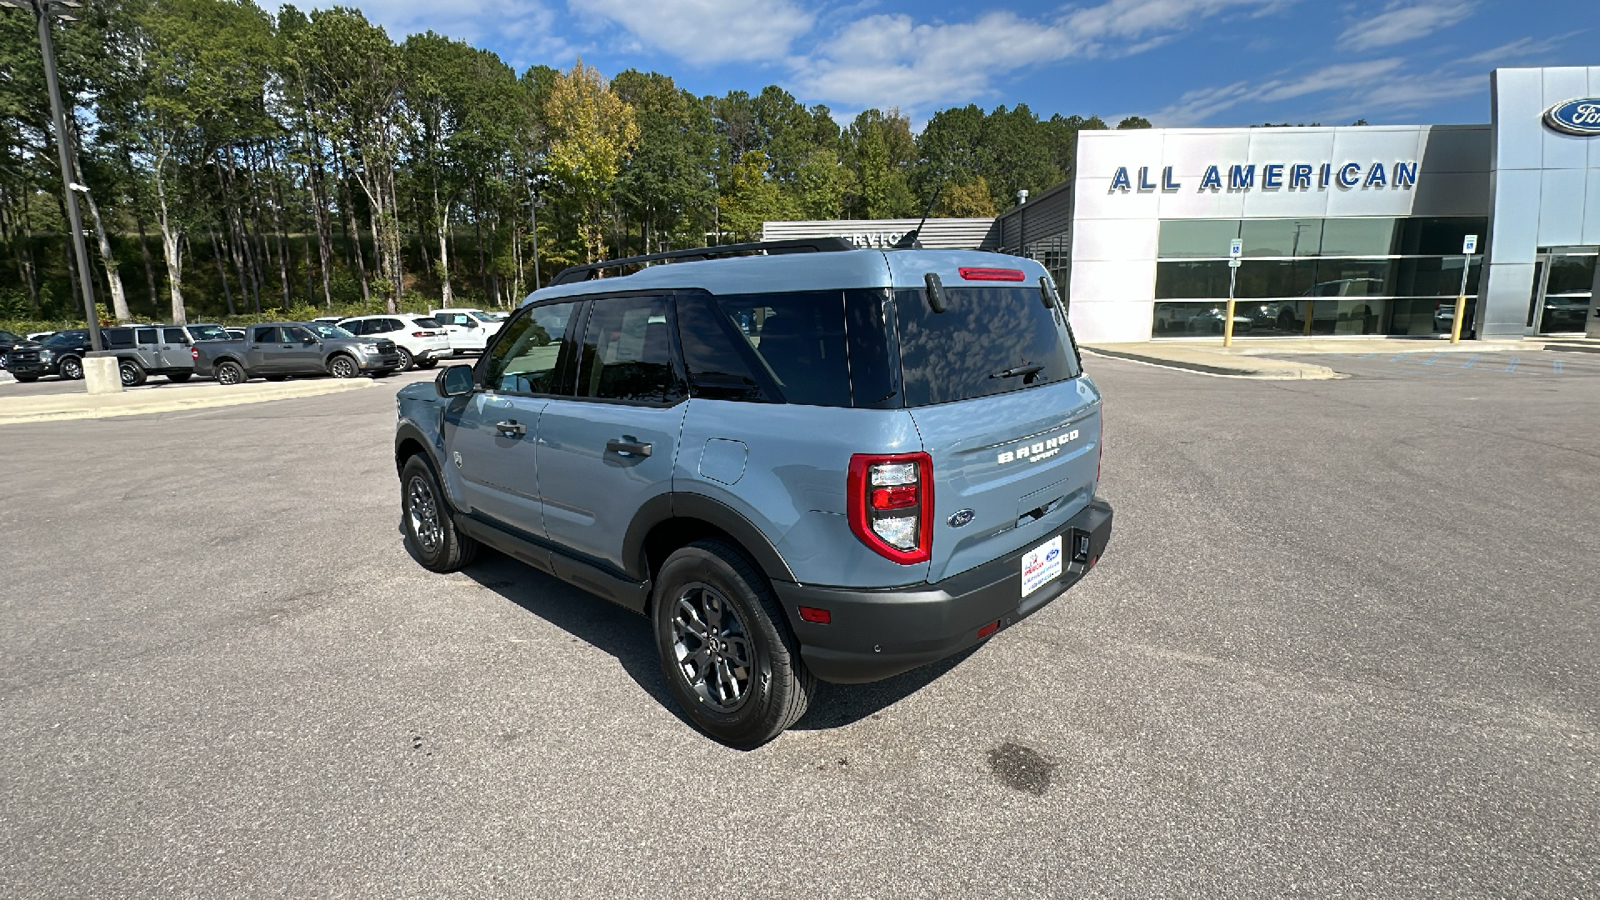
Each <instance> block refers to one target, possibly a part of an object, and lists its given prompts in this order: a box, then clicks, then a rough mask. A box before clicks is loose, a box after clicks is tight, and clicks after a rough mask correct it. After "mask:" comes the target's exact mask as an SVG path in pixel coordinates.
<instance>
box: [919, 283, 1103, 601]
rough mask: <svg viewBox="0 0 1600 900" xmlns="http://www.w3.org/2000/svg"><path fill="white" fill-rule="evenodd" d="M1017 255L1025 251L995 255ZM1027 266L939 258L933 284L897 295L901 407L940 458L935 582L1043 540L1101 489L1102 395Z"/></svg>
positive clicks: (1048, 291)
mask: <svg viewBox="0 0 1600 900" xmlns="http://www.w3.org/2000/svg"><path fill="white" fill-rule="evenodd" d="M1007 263H1016V264H1022V263H1024V261H1023V260H1015V259H1013V260H1007V259H1005V258H1003V257H1002V258H1000V259H999V260H996V259H995V258H994V257H988V258H987V259H986V266H991V267H992V266H996V265H998V266H1005V265H1006V264H1007ZM1026 265H1027V268H1026V269H1022V268H1015V269H1013V268H985V269H979V268H975V267H966V268H953V267H952V268H947V267H944V266H941V267H940V268H939V270H938V271H936V272H935V273H934V274H936V275H937V276H938V277H939V285H938V286H937V287H935V286H932V285H930V286H929V287H927V288H924V289H920V290H917V289H899V290H897V291H896V292H895V318H896V326H897V330H898V333H899V345H900V366H901V378H902V383H903V388H904V392H905V404H906V407H907V408H908V409H909V411H910V413H911V415H912V418H913V419H914V420H915V422H916V425H917V430H918V431H919V432H920V433H921V436H922V442H923V447H924V450H925V451H926V452H927V453H928V455H929V456H930V457H931V458H932V463H933V465H932V470H933V485H934V515H933V528H932V531H933V541H932V556H931V558H930V560H929V563H930V564H929V568H928V580H929V581H930V582H936V581H940V580H943V579H945V578H949V577H950V576H952V575H957V574H959V573H961V572H964V571H967V570H968V569H971V568H974V567H976V566H979V565H982V564H983V563H986V562H989V561H990V560H993V559H996V558H998V557H1001V556H1004V555H1006V554H1008V553H1011V552H1014V551H1017V550H1021V549H1025V548H1027V547H1029V546H1031V545H1034V544H1037V543H1040V542H1043V541H1045V540H1046V539H1048V538H1049V537H1050V536H1051V535H1052V534H1054V533H1055V532H1056V531H1057V530H1058V529H1059V528H1060V527H1061V526H1062V524H1063V523H1065V522H1066V520H1067V519H1069V518H1071V517H1072V516H1073V515H1075V514H1077V513H1078V512H1079V511H1080V510H1082V509H1083V508H1084V507H1085V506H1086V505H1087V504H1088V503H1089V501H1090V500H1091V499H1093V497H1094V491H1095V484H1096V482H1097V480H1098V479H1099V465H1100V463H1099V456H1100V395H1099V391H1098V390H1097V389H1096V388H1095V386H1094V384H1093V383H1092V382H1091V381H1090V380H1089V379H1088V378H1086V377H1083V375H1082V371H1081V369H1080V368H1079V361H1078V354H1077V350H1076V348H1075V347H1074V345H1073V343H1072V340H1071V338H1070V336H1069V333H1068V329H1067V323H1066V317H1065V316H1064V315H1063V312H1062V310H1061V308H1060V306H1061V304H1060V303H1059V302H1058V301H1057V300H1056V299H1055V293H1054V290H1053V288H1050V287H1048V286H1047V285H1046V286H1041V284H1040V279H1041V278H1042V277H1043V269H1042V267H1040V266H1038V265H1037V264H1036V263H1032V262H1028V263H1026ZM897 268H898V267H897ZM930 291H935V292H937V293H938V294H940V295H942V296H941V297H940V298H939V301H938V302H939V305H940V306H942V307H943V311H941V312H935V311H934V309H933V304H931V303H930V301H929V293H930ZM957 523H960V524H957Z"/></svg>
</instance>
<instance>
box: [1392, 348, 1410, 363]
mask: <svg viewBox="0 0 1600 900" xmlns="http://www.w3.org/2000/svg"><path fill="white" fill-rule="evenodd" d="M1411 353H1412V351H1410V350H1407V351H1406V352H1404V353H1402V354H1400V355H1399V356H1396V357H1394V358H1392V359H1390V360H1389V362H1399V361H1400V360H1402V359H1405V358H1406V357H1408V356H1410V355H1411Z"/></svg>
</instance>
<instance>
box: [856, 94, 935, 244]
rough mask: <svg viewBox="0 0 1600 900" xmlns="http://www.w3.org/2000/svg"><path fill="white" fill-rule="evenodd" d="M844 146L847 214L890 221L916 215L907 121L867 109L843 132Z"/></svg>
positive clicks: (893, 112)
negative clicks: (850, 177) (848, 171)
mask: <svg viewBox="0 0 1600 900" xmlns="http://www.w3.org/2000/svg"><path fill="white" fill-rule="evenodd" d="M844 142H845V145H846V147H847V148H848V153H847V159H848V161H849V166H850V169H851V170H852V173H853V175H854V184H853V185H852V186H851V192H850V194H849V195H848V196H847V198H846V206H847V208H848V209H849V210H850V211H851V213H852V214H853V215H855V216H857V217H859V218H863V219H893V218H901V217H907V216H913V215H917V214H920V212H921V210H920V209H919V208H918V205H917V200H916V197H915V196H914V195H913V193H912V191H911V181H910V170H911V166H912V164H913V163H914V162H915V161H916V158H917V146H916V141H915V140H914V139H913V138H912V136H911V120H910V119H909V118H908V117H906V116H904V115H901V113H900V111H899V110H898V109H891V110H889V111H888V112H887V113H885V112H883V111H881V110H877V109H869V110H866V111H864V112H862V113H861V114H860V115H858V116H856V118H855V121H853V122H851V123H850V127H849V128H848V129H846V131H845V135H844Z"/></svg>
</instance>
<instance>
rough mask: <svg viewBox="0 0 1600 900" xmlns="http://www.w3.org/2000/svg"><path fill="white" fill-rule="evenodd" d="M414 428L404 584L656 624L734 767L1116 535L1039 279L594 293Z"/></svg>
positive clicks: (429, 403)
mask: <svg viewBox="0 0 1600 900" xmlns="http://www.w3.org/2000/svg"><path fill="white" fill-rule="evenodd" d="M807 251H809V252H807ZM734 254H745V255H734ZM664 262H671V263H672V264H670V265H665V264H657V265H649V266H648V267H641V266H642V265H643V264H645V263H664ZM612 268H633V269H636V271H634V272H633V273H632V274H628V275H625V276H623V277H613V278H594V277H593V276H594V275H596V274H599V273H600V272H602V271H604V270H606V269H612ZM398 401H399V415H400V422H399V427H398V431H397V433H396V437H395V462H396V464H397V466H398V468H399V472H400V481H401V504H402V508H403V511H404V521H405V533H406V544H407V547H408V549H409V550H410V552H411V553H412V555H413V556H414V557H415V558H416V559H417V560H418V561H419V562H421V563H422V565H424V566H426V567H427V568H429V569H432V570H434V571H438V572H447V571H451V570H453V569H456V568H458V567H460V566H463V565H465V564H467V563H468V562H469V561H470V560H471V559H472V557H473V555H474V554H475V553H476V552H477V549H478V548H479V547H480V546H481V545H487V546H489V547H492V548H494V549H497V550H499V551H501V552H503V553H506V554H508V555H510V556H513V557H515V558H517V559H520V560H522V561H524V562H526V563H528V564H530V565H532V566H534V567H535V568H538V569H540V570H542V571H545V572H548V573H550V574H552V575H555V576H556V577H558V578H561V579H563V580H565V581H568V582H570V583H572V584H574V585H577V586H579V587H581V588H583V589H585V590H588V591H590V592H593V593H595V594H598V595H600V596H601V597H604V598H606V599H608V600H611V601H613V602H615V603H620V604H622V605H623V606H626V607H628V608H629V609H632V610H635V611H637V612H640V613H642V614H644V615H645V616H647V617H649V618H650V620H651V621H652V623H653V625H654V629H655V635H656V644H657V647H658V648H659V650H660V654H661V662H662V668H663V670H664V672H665V674H666V678H667V681H668V682H669V684H670V686H671V689H672V692H673V694H674V695H675V696H676V697H677V698H678V700H679V702H680V703H681V704H682V705H683V707H684V709H685V710H686V712H687V713H688V715H689V716H690V718H691V719H692V720H693V721H694V722H695V723H696V724H698V725H699V726H700V727H701V728H702V729H703V730H704V731H706V732H707V733H708V734H710V735H711V736H713V737H715V738H717V739H718V740H721V741H723V742H725V743H727V744H729V745H732V746H736V747H753V746H757V745H759V744H761V743H763V742H765V741H768V740H770V739H771V738H773V737H774V736H776V735H777V734H779V733H780V732H782V731H783V730H784V729H785V728H787V727H788V726H789V725H791V724H793V723H794V721H795V720H796V719H798V718H799V717H800V715H801V714H802V713H803V712H804V711H805V709H806V705H807V702H808V701H809V698H810V697H811V695H812V693H813V692H814V690H815V687H816V679H819V678H820V679H822V680H825V681H832V682H864V681H873V680H877V679H881V678H886V677H888V676H891V675H895V674H897V673H900V672H904V671H907V670H909V669H912V668H915V667H917V666H920V665H923V664H925V663H929V662H932V661H934V660H938V659H941V658H944V657H946V656H949V655H950V654H952V653H956V652H958V651H960V650H962V649H964V648H966V647H969V646H971V645H973V644H976V643H978V642H980V641H983V640H985V639H987V638H988V637H990V636H991V635H993V634H995V633H996V632H997V631H999V630H1001V629H1004V628H1006V627H1008V626H1010V625H1013V624H1015V623H1016V622H1018V621H1020V620H1021V619H1022V618H1024V617H1026V616H1028V615H1029V614H1031V613H1033V612H1035V611H1036V610H1038V609H1039V608H1040V607H1042V606H1044V605H1045V604H1046V603H1049V602H1050V601H1051V600H1053V599H1055V598H1056V597H1057V596H1059V595H1060V594H1061V593H1062V592H1064V591H1065V590H1066V589H1067V588H1068V587H1070V586H1071V585H1072V584H1074V583H1075V582H1076V581H1077V580H1078V579H1080V578H1081V577H1083V576H1084V575H1085V574H1087V572H1088V571H1089V570H1090V569H1091V568H1092V567H1093V566H1094V564H1095V563H1096V562H1097V561H1098V560H1099V558H1100V554H1101V553H1102V552H1103V550H1104V548H1105V545H1106V542H1107V540H1108V538H1109V537H1110V534H1111V519H1112V512H1111V507H1110V506H1109V505H1108V504H1107V503H1105V502H1104V501H1103V500H1101V499H1099V498H1097V497H1096V496H1095V488H1096V485H1097V483H1098V481H1099V475H1100V472H1099V468H1100V422H1101V416H1100V404H1101V400H1100V392H1099V390H1098V389H1097V388H1096V387H1095V385H1094V383H1093V382H1092V381H1090V380H1089V378H1088V377H1087V376H1085V375H1084V374H1083V372H1082V370H1081V368H1080V362H1079V358H1078V352H1077V348H1076V346H1075V345H1074V343H1073V341H1072V336H1071V333H1070V330H1069V329H1068V327H1067V321H1066V316H1065V315H1064V310H1063V309H1062V308H1061V304H1060V303H1059V302H1058V301H1057V295H1056V291H1055V288H1054V286H1053V285H1052V284H1051V282H1050V279H1049V276H1048V275H1047V274H1046V272H1045V270H1044V269H1043V267H1041V266H1040V265H1039V264H1038V263H1037V262H1034V261H1032V260H1027V259H1020V258H1016V257H1009V256H997V255H995V254H990V253H979V252H965V251H925V250H918V249H906V250H888V251H883V250H862V249H854V248H852V247H850V246H849V245H848V244H846V243H844V242H843V241H835V240H826V241H798V242H782V243H767V244H751V245H734V246H732V247H721V248H711V249H701V250H695V251H676V252H674V253H666V254H656V255H653V256H650V257H635V258H632V259H629V260H619V261H615V262H608V263H603V264H597V265H594V266H583V267H577V268H574V269H569V270H568V271H566V272H563V273H562V274H561V275H560V276H558V277H557V279H556V281H555V282H553V283H552V285H551V286H550V287H547V288H545V289H543V290H541V291H539V292H537V293H535V294H534V295H533V296H531V297H530V298H529V299H528V300H527V301H526V302H525V303H524V304H523V306H522V308H521V309H520V310H519V311H518V312H517V313H516V314H515V315H513V316H512V317H511V318H510V319H509V320H508V321H507V322H506V324H505V326H504V327H503V328H501V330H500V332H499V334H498V335H497V336H496V337H495V339H494V340H493V341H492V343H491V344H490V345H489V347H488V349H487V350H486V352H485V353H484V354H483V356H482V357H481V358H480V359H479V360H478V361H477V363H476V364H475V365H472V366H453V367H451V368H448V369H444V370H443V371H441V372H440V373H439V376H438V378H437V380H436V381H435V382H434V383H432V384H427V383H424V384H415V385H411V386H408V387H407V388H405V389H404V390H402V391H401V392H400V394H399V397H398Z"/></svg>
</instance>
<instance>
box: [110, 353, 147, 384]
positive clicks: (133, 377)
mask: <svg viewBox="0 0 1600 900" xmlns="http://www.w3.org/2000/svg"><path fill="white" fill-rule="evenodd" d="M117 374H118V375H120V376H121V377H122V386H123V387H138V386H139V385H141V384H144V382H145V378H146V375H145V374H144V369H141V368H140V367H139V364H138V363H136V362H134V361H133V360H131V359H124V360H122V361H120V362H118V363H117Z"/></svg>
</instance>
